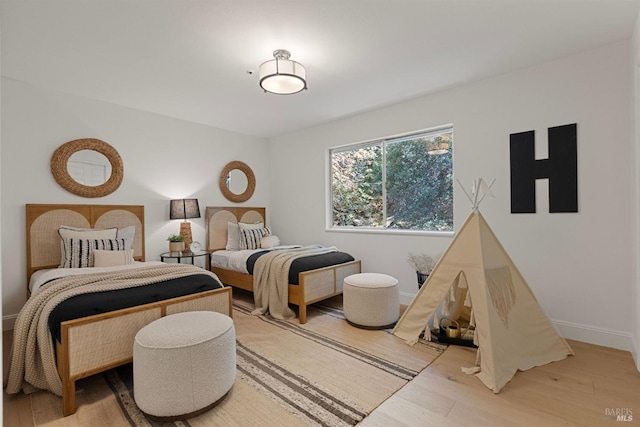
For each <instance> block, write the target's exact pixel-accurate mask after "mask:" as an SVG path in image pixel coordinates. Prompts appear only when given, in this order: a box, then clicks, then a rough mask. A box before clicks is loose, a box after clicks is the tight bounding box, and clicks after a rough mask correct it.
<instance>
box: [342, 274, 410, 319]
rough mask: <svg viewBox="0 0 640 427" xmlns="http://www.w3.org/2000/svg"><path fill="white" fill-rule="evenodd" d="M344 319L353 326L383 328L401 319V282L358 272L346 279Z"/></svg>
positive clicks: (382, 275)
mask: <svg viewBox="0 0 640 427" xmlns="http://www.w3.org/2000/svg"><path fill="white" fill-rule="evenodd" d="M342 293H343V307H344V308H343V309H344V317H345V319H347V321H348V322H349V323H350V324H352V325H353V326H357V327H360V328H365V329H384V328H388V327H391V326H393V324H394V323H395V322H397V321H398V319H399V318H400V291H399V290H398V280H397V279H396V278H394V277H391V276H388V275H386V274H379V273H359V274H352V275H351V276H347V277H345V279H344V288H343V290H342Z"/></svg>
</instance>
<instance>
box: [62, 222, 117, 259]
mask: <svg viewBox="0 0 640 427" xmlns="http://www.w3.org/2000/svg"><path fill="white" fill-rule="evenodd" d="M58 235H59V236H60V267H62V266H63V264H64V263H65V261H66V260H67V258H68V257H69V255H68V252H69V249H68V248H67V245H66V243H67V241H68V240H69V239H115V238H116V237H117V235H118V229H117V228H104V229H98V228H78V227H69V226H66V225H63V226H61V227H60V228H58Z"/></svg>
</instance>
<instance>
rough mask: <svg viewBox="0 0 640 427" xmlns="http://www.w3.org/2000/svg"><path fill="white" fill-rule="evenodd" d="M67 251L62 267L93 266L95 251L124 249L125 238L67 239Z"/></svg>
mask: <svg viewBox="0 0 640 427" xmlns="http://www.w3.org/2000/svg"><path fill="white" fill-rule="evenodd" d="M65 246H66V247H67V249H68V250H67V252H66V254H65V260H64V263H63V264H62V265H61V266H60V267H61V268H83V267H93V263H94V261H93V251H94V250H104V251H124V250H125V249H127V247H126V243H125V239H67V240H66V241H65Z"/></svg>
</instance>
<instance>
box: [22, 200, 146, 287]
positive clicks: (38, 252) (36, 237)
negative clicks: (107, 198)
mask: <svg viewBox="0 0 640 427" xmlns="http://www.w3.org/2000/svg"><path fill="white" fill-rule="evenodd" d="M26 208H27V286H28V284H29V280H30V279H31V275H32V274H33V273H34V272H35V271H37V270H42V269H44V268H56V267H58V265H59V264H60V236H59V235H58V228H59V227H60V226H62V225H67V226H71V227H82V228H111V227H117V228H124V227H128V226H130V225H133V226H135V227H136V234H135V237H134V241H133V250H134V258H135V259H136V260H137V261H144V255H145V254H144V206H128V205H26Z"/></svg>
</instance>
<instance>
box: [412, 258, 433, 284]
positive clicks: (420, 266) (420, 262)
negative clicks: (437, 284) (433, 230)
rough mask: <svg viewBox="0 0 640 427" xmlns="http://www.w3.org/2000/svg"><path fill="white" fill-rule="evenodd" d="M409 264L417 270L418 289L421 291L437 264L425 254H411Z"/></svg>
mask: <svg viewBox="0 0 640 427" xmlns="http://www.w3.org/2000/svg"><path fill="white" fill-rule="evenodd" d="M407 262H408V263H409V265H410V266H411V267H413V268H414V269H415V270H416V274H417V276H418V289H420V288H421V287H422V285H424V282H425V281H426V280H427V277H429V274H431V271H432V270H433V267H434V264H435V263H434V262H433V258H431V257H430V256H428V255H425V254H414V253H411V252H409V257H408V258H407Z"/></svg>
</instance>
